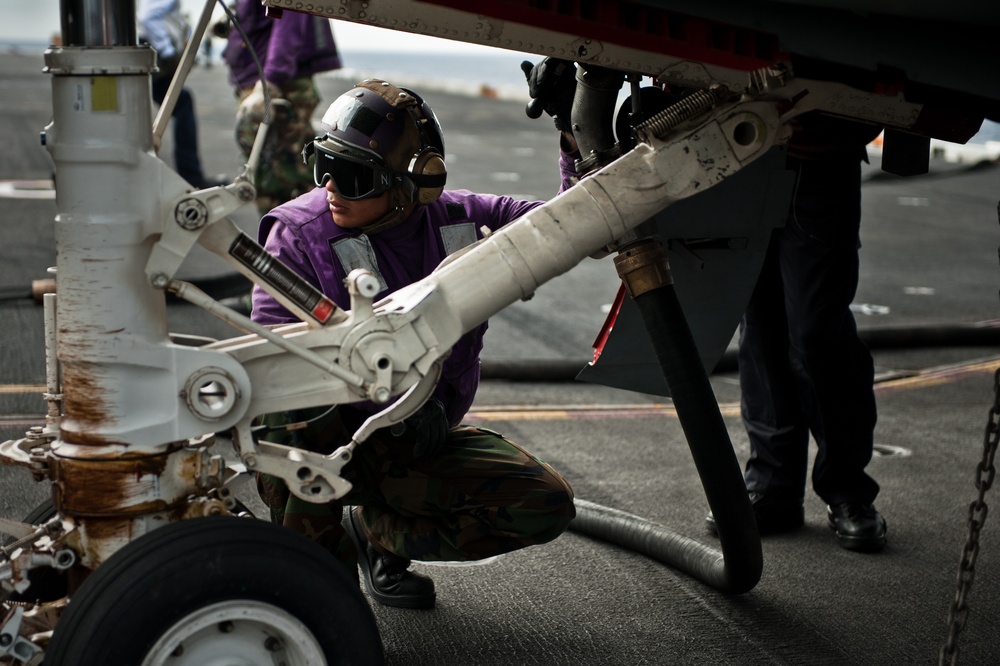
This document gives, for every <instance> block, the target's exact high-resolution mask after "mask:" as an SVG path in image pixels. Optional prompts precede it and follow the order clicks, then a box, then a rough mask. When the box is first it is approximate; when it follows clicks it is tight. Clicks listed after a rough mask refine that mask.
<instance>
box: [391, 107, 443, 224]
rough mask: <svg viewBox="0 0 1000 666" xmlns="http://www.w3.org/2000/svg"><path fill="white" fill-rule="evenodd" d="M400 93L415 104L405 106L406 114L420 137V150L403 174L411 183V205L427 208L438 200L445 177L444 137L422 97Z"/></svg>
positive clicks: (435, 118)
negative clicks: (411, 98)
mask: <svg viewBox="0 0 1000 666" xmlns="http://www.w3.org/2000/svg"><path fill="white" fill-rule="evenodd" d="M400 90H401V91H403V92H404V93H405V94H407V95H410V96H412V97H413V99H414V100H416V104H411V105H409V106H407V107H406V112H407V113H408V114H409V115H410V118H411V119H412V120H413V123H414V126H415V127H416V129H417V135H418V136H419V137H420V149H419V150H417V152H416V153H414V154H413V157H411V158H410V161H409V163H408V164H407V166H406V173H405V174H404V175H405V177H406V178H408V179H409V180H410V181H411V182H412V183H413V186H414V187H413V194H412V200H413V202H414V203H418V204H421V205H426V204H429V203H433V202H435V201H437V200H438V198H439V197H440V196H441V193H442V192H444V185H445V182H446V180H447V178H448V168H447V167H446V166H445V163H444V137H443V136H442V134H441V125H440V123H438V119H437V116H435V115H434V111H432V110H431V108H430V106H428V105H427V103H426V102H424V100H423V98H421V97H420V95H418V94H416V93H415V92H413V91H412V90H409V89H408V88H400Z"/></svg>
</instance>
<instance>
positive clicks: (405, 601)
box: [344, 509, 436, 608]
mask: <svg viewBox="0 0 1000 666" xmlns="http://www.w3.org/2000/svg"><path fill="white" fill-rule="evenodd" d="M357 511H358V510H357V509H352V510H350V511H348V512H347V520H345V521H344V522H345V525H344V527H345V528H346V529H347V533H348V534H349V535H350V537H351V540H352V541H354V545H355V546H356V547H357V549H358V564H359V565H361V580H363V581H364V584H365V588H366V589H367V590H368V594H369V595H371V597H372V598H373V599H374V600H375V601H377V602H379V603H380V604H383V605H385V606H395V607H397V608H433V607H434V599H435V597H436V595H435V593H434V581H433V580H431V579H430V578H429V577H428V576H424V575H422V574H418V573H416V572H414V571H408V570H407V569H408V567H409V566H410V560H407V559H405V558H402V557H398V556H396V555H383V554H382V553H380V552H378V551H377V550H375V547H374V546H372V545H371V543H370V542H369V541H368V538H367V537H366V536H365V533H364V531H363V530H362V529H361V521H360V519H359V518H358V516H357V515H356V514H357Z"/></svg>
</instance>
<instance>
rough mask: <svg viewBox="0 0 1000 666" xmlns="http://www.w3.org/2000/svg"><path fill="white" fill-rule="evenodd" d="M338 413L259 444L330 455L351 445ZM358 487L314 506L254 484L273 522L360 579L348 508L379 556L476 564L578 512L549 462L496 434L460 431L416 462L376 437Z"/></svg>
mask: <svg viewBox="0 0 1000 666" xmlns="http://www.w3.org/2000/svg"><path fill="white" fill-rule="evenodd" d="M340 410H341V408H338V409H337V410H334V412H333V413H331V414H328V415H326V416H325V417H324V418H323V419H320V421H319V422H316V423H313V424H311V425H310V426H309V427H308V428H306V429H305V430H300V431H293V432H291V433H288V436H286V437H284V438H280V437H274V436H271V437H268V436H264V437H262V439H266V440H269V441H276V440H277V439H283V440H284V441H281V442H279V443H284V444H290V445H293V446H298V447H300V448H306V449H310V450H314V451H318V452H320V453H329V452H331V451H333V450H334V449H335V448H336V447H337V446H340V445H341V444H343V443H344V442H346V441H347V440H348V439H349V434H350V433H352V432H353V428H349V427H345V423H344V421H345V420H348V419H346V418H341V417H342V414H338V413H337V412H338V411H340ZM320 412H323V410H322V409H318V410H299V411H297V412H291V413H285V414H271V415H267V416H265V417H263V418H262V421H263V422H264V423H266V424H268V425H275V424H279V423H291V422H295V421H298V420H301V419H303V417H305V418H309V417H310V416H314V415H315V414H316V413H320ZM343 475H344V478H346V479H347V480H348V481H350V482H351V484H352V485H353V487H352V489H351V491H350V492H349V493H348V494H347V495H345V496H344V497H343V498H341V499H339V500H336V501H334V502H330V503H327V504H313V503H310V502H306V501H304V500H301V499H299V498H297V497H295V496H294V495H291V494H290V493H289V492H288V489H287V487H286V486H285V484H284V483H283V482H282V481H281V480H279V479H277V478H275V477H271V476H267V475H258V477H257V488H258V491H259V492H260V495H261V498H262V499H263V500H264V502H265V504H267V505H268V507H269V508H270V510H271V519H272V521H274V522H276V523H279V524H282V525H285V526H286V527H288V528H290V529H292V530H294V531H296V532H299V533H300V534H303V535H305V536H306V537H308V538H309V539H311V540H313V541H316V542H318V543H319V544H320V545H321V546H323V547H324V548H326V549H327V550H328V551H329V552H331V553H332V554H333V555H334V556H335V557H336V558H337V559H338V560H340V561H341V562H342V563H343V564H344V565H345V566H346V567H347V569H348V571H349V572H350V573H351V575H357V552H356V551H355V548H354V545H353V542H352V541H351V539H350V538H349V537H348V536H347V534H346V532H345V530H344V528H343V527H342V526H341V517H342V510H343V507H344V506H358V507H360V513H359V516H360V522H361V525H362V528H363V529H364V531H365V533H366V535H367V536H368V538H369V540H370V541H371V543H372V544H373V545H374V546H375V548H376V550H379V551H382V552H384V553H391V554H394V555H398V556H399V557H403V558H406V559H411V560H418V561H425V562H426V561H470V560H479V559H484V558H487V557H491V556H494V555H499V554H502V553H507V552H510V551H513V550H517V549H519V548H524V547H525V546H531V545H536V544H541V543H546V542H548V541H551V540H553V539H555V538H556V537H558V536H559V535H560V534H562V533H563V531H565V529H566V528H567V526H568V525H569V522H570V521H571V520H572V519H573V516H574V515H575V513H576V512H575V509H574V506H573V490H572V489H571V488H570V486H569V484H568V483H567V482H566V481H565V479H563V478H562V476H560V475H559V474H558V473H557V472H556V471H555V470H554V469H552V467H551V466H549V465H548V464H546V463H544V462H542V461H541V460H539V459H538V458H537V457H535V456H533V455H531V454H530V453H528V452H527V451H525V450H524V449H523V448H521V447H520V446H518V445H517V444H515V443H514V442H511V441H510V440H508V439H506V438H504V437H502V436H501V435H499V434H498V433H495V432H492V431H490V430H486V429H483V428H474V427H471V426H458V427H456V428H453V429H452V430H451V432H450V433H449V435H448V439H447V442H446V444H445V446H444V449H443V451H442V452H441V453H440V454H439V455H436V456H434V457H432V458H429V459H422V460H414V459H413V452H412V449H411V447H410V446H408V445H406V444H402V443H401V442H399V441H397V440H394V438H393V437H392V436H391V435H385V434H382V432H381V431H380V432H376V433H375V435H373V436H372V437H371V438H369V439H368V440H367V441H365V442H364V443H362V444H360V445H359V446H358V447H357V448H356V449H355V450H354V457H353V458H352V460H351V462H350V463H348V464H347V465H346V466H345V467H344V470H343Z"/></svg>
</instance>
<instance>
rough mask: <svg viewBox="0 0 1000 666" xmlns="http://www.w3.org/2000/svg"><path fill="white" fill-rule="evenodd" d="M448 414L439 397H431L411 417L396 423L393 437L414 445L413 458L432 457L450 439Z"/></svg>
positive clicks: (391, 430) (392, 430) (392, 429)
mask: <svg viewBox="0 0 1000 666" xmlns="http://www.w3.org/2000/svg"><path fill="white" fill-rule="evenodd" d="M449 429H450V426H449V425H448V415H447V414H445V411H444V405H443V404H441V401H440V400H438V399H437V398H430V399H428V400H427V402H425V403H424V404H423V406H422V407H421V408H420V409H418V410H417V412H416V413H415V414H414V415H413V416H411V417H410V418H408V419H406V420H404V421H403V422H402V423H397V424H396V425H394V426H393V427H392V428H391V429H390V432H391V433H392V435H393V437H396V438H397V439H399V440H402V441H405V442H407V443H410V444H412V445H413V458H414V460H420V459H422V458H431V457H433V456H435V455H437V454H438V453H439V452H440V451H441V448H442V447H443V446H444V443H445V440H447V439H448V430H449Z"/></svg>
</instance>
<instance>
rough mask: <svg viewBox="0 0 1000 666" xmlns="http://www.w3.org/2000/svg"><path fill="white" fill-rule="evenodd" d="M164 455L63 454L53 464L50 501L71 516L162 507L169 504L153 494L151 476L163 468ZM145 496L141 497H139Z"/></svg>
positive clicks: (153, 509)
mask: <svg viewBox="0 0 1000 666" xmlns="http://www.w3.org/2000/svg"><path fill="white" fill-rule="evenodd" d="M166 455H167V454H160V455H156V456H144V457H122V458H119V459H104V460H73V459H68V458H63V459H60V460H59V463H58V464H57V465H56V466H55V470H56V471H55V474H54V476H55V479H54V488H53V490H54V492H53V501H54V502H55V505H56V508H58V509H59V510H60V511H63V512H65V513H66V514H68V515H73V516H113V515H116V516H124V515H137V514H144V513H151V512H154V511H162V510H164V509H166V508H168V506H169V504H168V502H167V501H166V500H165V499H162V498H158V497H154V496H152V495H153V490H152V488H151V485H152V486H155V485H156V482H154V481H153V480H152V479H153V477H156V478H158V477H160V476H162V475H163V472H164V471H165V470H166ZM142 498H146V499H145V501H139V500H141V499H142Z"/></svg>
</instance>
